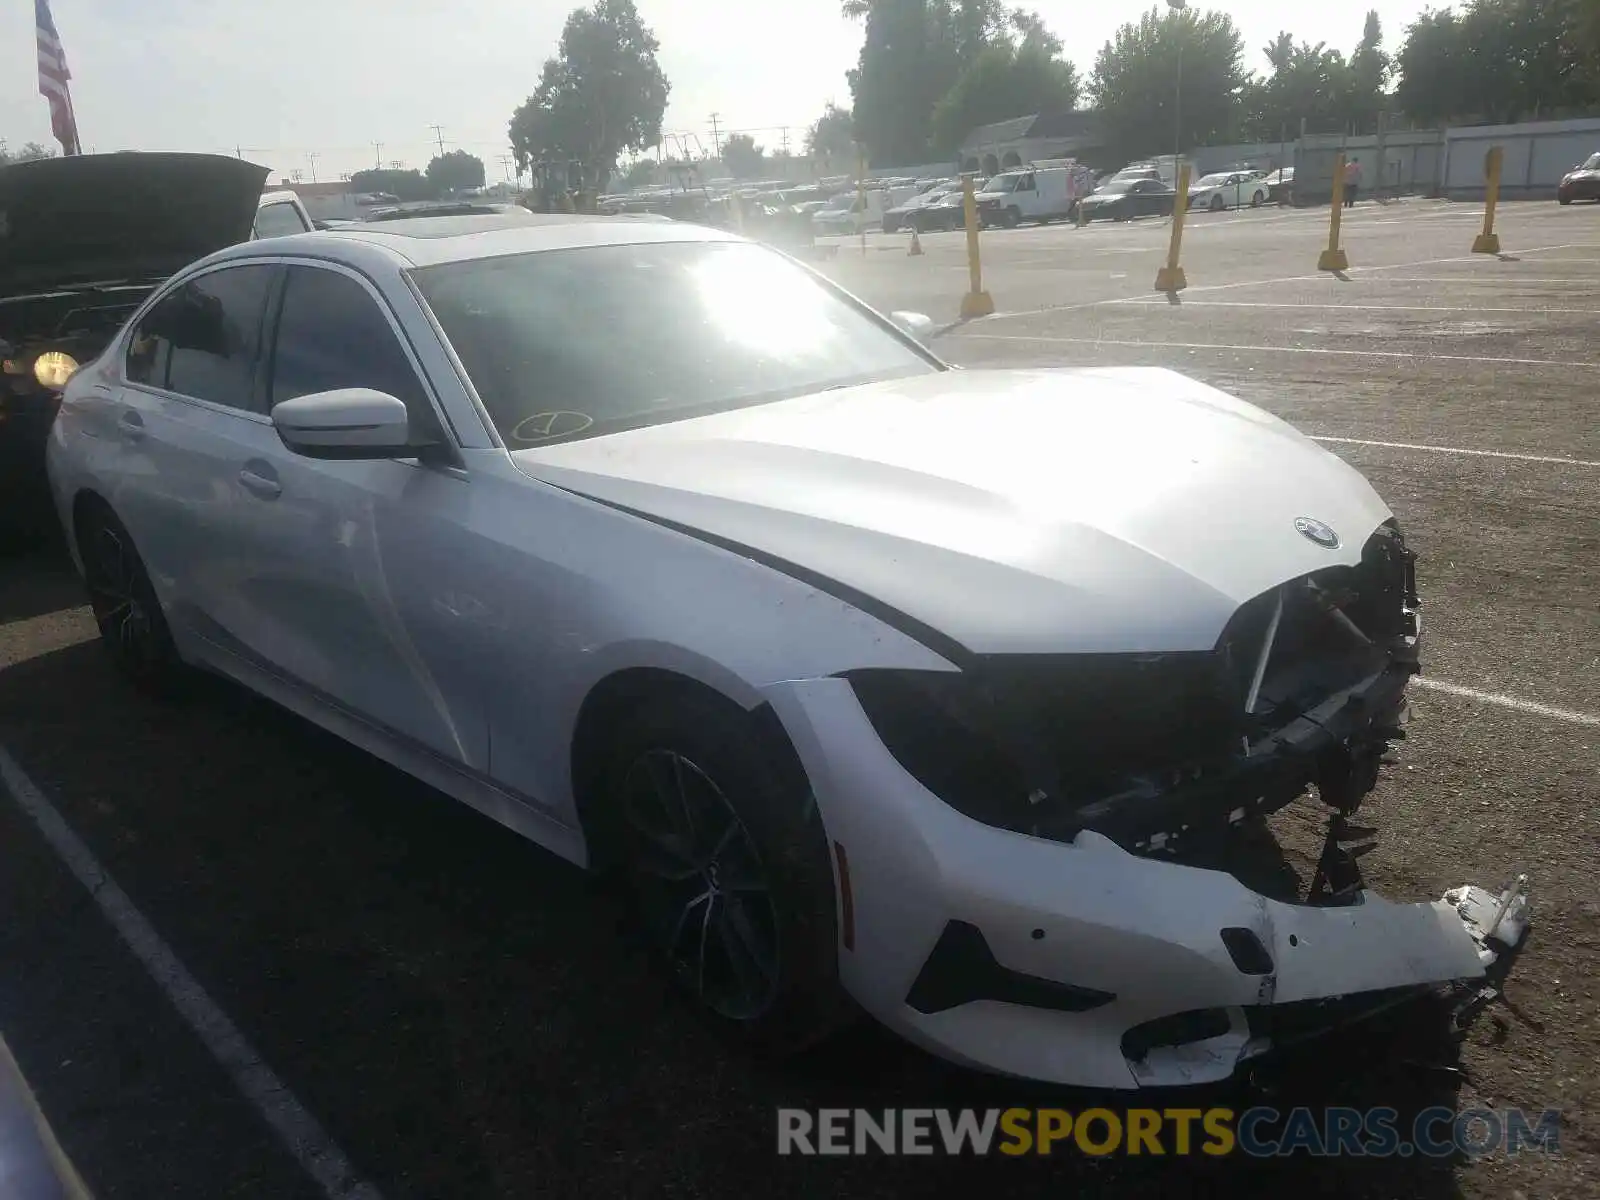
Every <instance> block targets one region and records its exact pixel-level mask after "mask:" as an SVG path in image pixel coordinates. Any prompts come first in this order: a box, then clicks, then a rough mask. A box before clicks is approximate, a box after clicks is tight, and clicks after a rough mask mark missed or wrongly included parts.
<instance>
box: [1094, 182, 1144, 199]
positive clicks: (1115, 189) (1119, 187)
mask: <svg viewBox="0 0 1600 1200" xmlns="http://www.w3.org/2000/svg"><path fill="white" fill-rule="evenodd" d="M1138 182H1139V181H1138V180H1137V179H1113V180H1112V181H1111V182H1110V183H1108V184H1106V185H1105V187H1103V188H1101V189H1100V194H1101V195H1103V196H1120V195H1122V193H1123V192H1126V191H1127V190H1128V189H1129V188H1131V187H1133V185H1134V184H1136V183H1138Z"/></svg>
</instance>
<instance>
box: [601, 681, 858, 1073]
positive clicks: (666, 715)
mask: <svg viewBox="0 0 1600 1200" xmlns="http://www.w3.org/2000/svg"><path fill="white" fill-rule="evenodd" d="M620 724H621V725H622V727H621V729H620V730H619V732H618V734H617V736H616V738H615V740H614V741H613V742H612V744H611V746H610V747H609V751H608V753H607V756H606V758H607V761H606V765H605V768H604V772H603V775H602V777H601V780H600V790H599V793H598V806H597V808H596V810H595V812H594V816H595V820H594V821H593V824H595V825H598V826H599V828H597V829H595V830H593V832H594V834H595V835H596V840H597V842H598V846H597V849H598V850H599V851H600V861H601V863H602V864H603V865H605V866H607V867H609V868H611V869H612V870H613V871H614V872H615V874H616V875H617V877H618V879H619V881H620V882H621V883H623V885H624V887H625V890H626V893H627V895H628V898H629V901H630V902H631V905H632V908H633V911H634V915H635V917H636V919H637V921H638V926H639V928H640V929H641V930H642V931H643V932H644V934H645V936H646V938H647V940H648V941H649V943H650V945H651V948H652V949H653V950H654V952H655V953H656V955H657V957H658V960H659V961H661V962H662V963H663V964H664V965H665V966H666V968H667V970H668V972H669V973H670V974H671V976H672V977H673V979H674V980H675V982H676V983H677V984H678V985H679V987H681V988H682V989H683V990H684V991H685V992H686V993H687V994H688V995H689V997H690V999H691V1000H693V1001H695V1002H696V1004H697V1007H698V1008H699V1010H700V1011H701V1013H702V1014H703V1015H705V1016H706V1017H707V1018H709V1019H710V1020H711V1021H712V1022H713V1023H715V1024H717V1025H720V1026H722V1027H723V1029H725V1030H726V1031H728V1032H731V1033H733V1034H734V1035H735V1036H737V1037H739V1038H740V1039H742V1040H744V1041H745V1042H746V1043H747V1044H749V1045H750V1046H751V1047H752V1048H753V1049H755V1050H757V1051H759V1052H762V1053H769V1054H786V1053H792V1052H794V1051H796V1050H800V1049H804V1048H805V1047H806V1046H809V1045H812V1044H814V1043H815V1042H816V1041H818V1040H819V1039H820V1038H822V1037H825V1036H826V1035H827V1034H829V1033H830V1032H832V1031H833V1030H834V1029H835V1028H837V1027H838V1026H839V1025H840V1024H842V1023H843V1022H844V1021H845V1020H846V1019H847V1018H848V1016H849V1015H850V1014H851V1012H852V1007H851V1005H850V1003H849V1000H848V998H847V997H846V995H845V993H844V990H843V988H842V987H841V986H840V984H839V974H838V971H839V958H838V956H839V950H838V939H839V934H838V923H837V922H838V918H837V907H836V902H835V892H834V880H833V868H832V863H831V860H830V858H829V844H828V840H827V836H826V834H825V832H824V830H823V828H822V820H821V816H820V814H819V813H818V811H817V806H816V801H815V799H814V798H813V796H812V793H811V788H810V784H809V782H808V781H807V780H806V779H805V777H804V772H803V770H802V769H801V768H800V767H799V765H798V760H791V761H792V762H793V769H792V770H786V769H784V761H783V760H784V755H782V754H779V753H772V752H763V748H764V747H765V748H768V750H769V751H770V748H771V743H770V741H769V740H767V739H765V738H764V737H763V734H764V732H765V731H764V730H762V729H761V728H760V727H759V726H758V723H757V722H756V720H755V719H754V718H752V717H751V716H750V715H749V714H748V713H745V712H743V711H741V710H740V709H738V708H737V707H735V706H734V705H733V704H732V703H731V702H728V701H725V700H722V699H721V698H720V697H716V696H713V695H710V694H707V693H703V692H700V691H697V690H689V691H684V692H677V693H673V694H670V695H662V696H658V697H656V698H654V699H650V700H646V701H644V702H643V703H642V704H641V705H640V706H639V707H638V708H636V709H635V710H634V711H633V712H632V713H631V714H629V715H628V716H626V717H625V718H623V721H622V722H621V723H620ZM783 749H784V750H788V747H787V746H785V747H783ZM788 752H789V754H790V755H792V753H793V752H792V750H788Z"/></svg>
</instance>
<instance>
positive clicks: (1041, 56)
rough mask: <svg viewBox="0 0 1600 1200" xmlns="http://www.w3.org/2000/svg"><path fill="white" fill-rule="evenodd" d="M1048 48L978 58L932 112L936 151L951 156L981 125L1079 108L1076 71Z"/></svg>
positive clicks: (1002, 50)
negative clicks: (1040, 113) (1030, 114)
mask: <svg viewBox="0 0 1600 1200" xmlns="http://www.w3.org/2000/svg"><path fill="white" fill-rule="evenodd" d="M1057 45H1059V43H1057ZM1047 46H1048V42H1044V41H1042V40H1041V41H1038V42H1033V43H1029V42H1024V44H1023V45H1022V46H1020V47H1013V46H1010V45H1005V44H1002V45H997V46H990V47H989V48H988V49H986V50H984V51H983V52H982V53H981V54H979V55H978V57H977V58H976V59H974V60H973V61H972V63H971V65H970V66H968V67H967V68H966V70H964V71H963V72H962V73H961V77H960V78H959V79H957V80H956V84H955V86H954V87H953V88H951V89H950V90H949V92H947V93H946V94H945V97H944V99H942V100H940V101H939V103H938V105H937V106H935V108H934V110H933V146H934V149H935V151H937V152H940V153H942V154H945V155H949V154H953V153H954V152H955V151H956V150H957V149H958V148H959V147H960V145H961V142H962V140H963V139H964V138H965V137H966V136H967V134H969V133H970V132H972V130H974V129H976V128H977V127H978V126H980V125H987V124H989V123H991V122H993V121H1004V120H1006V119H1008V118H1010V117H1016V116H1025V115H1027V114H1029V113H1037V112H1059V111H1062V110H1065V109H1070V108H1073V107H1075V106H1076V105H1077V103H1078V92H1079V83H1078V72H1077V69H1076V68H1075V67H1074V66H1073V65H1072V64H1071V63H1069V62H1063V61H1062V60H1061V59H1059V58H1057V57H1055V56H1054V55H1053V54H1051V53H1050V52H1049V50H1048V49H1047V48H1046V47H1047Z"/></svg>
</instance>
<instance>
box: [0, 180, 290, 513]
mask: <svg viewBox="0 0 1600 1200" xmlns="http://www.w3.org/2000/svg"><path fill="white" fill-rule="evenodd" d="M267 174H268V172H267V168H265V167H262V166H258V165H256V164H255V163H251V162H245V161H243V160H242V159H237V158H228V157H226V156H224V155H219V154H167V153H161V154H152V153H143V152H124V153H118V154H87V155H73V156H70V157H66V158H47V159H38V160H35V161H31V162H24V163H12V164H9V165H7V166H3V167H0V360H3V361H0V535H4V534H7V533H15V532H17V531H19V530H21V531H23V532H27V531H28V530H30V529H32V528H36V527H37V526H38V523H39V520H40V517H41V516H42V515H43V514H44V511H45V509H44V508H43V506H44V505H45V503H46V498H47V491H46V488H45V486H44V454H43V447H44V441H45V438H46V437H47V436H48V434H49V430H50V423H51V421H52V420H53V418H54V415H55V405H56V398H57V395H58V392H59V388H60V386H61V385H62V384H64V382H65V379H66V377H67V375H69V374H70V373H71V371H72V370H75V369H76V367H77V366H78V365H80V364H82V363H86V362H88V361H89V360H90V359H92V358H94V357H96V356H97V355H98V354H99V353H100V351H101V350H102V349H103V348H104V346H105V344H106V343H107V342H108V341H110V340H111V338H112V336H113V335H114V334H115V333H116V331H117V330H118V329H119V328H121V326H122V324H123V322H124V321H126V320H127V318H128V316H129V315H130V314H131V313H132V312H133V310H134V309H135V308H137V307H138V305H139V303H140V302H141V301H142V300H143V299H144V298H145V296H147V295H148V294H149V293H150V291H151V289H153V288H155V287H157V286H158V285H159V284H160V283H161V282H162V281H163V280H165V279H167V278H168V277H169V276H171V275H172V274H173V273H174V272H176V271H178V270H179V269H181V268H182V267H184V266H186V265H188V264H189V263H191V262H193V261H194V260H195V259H197V258H202V257H204V256H205V255H207V254H210V253H211V252H212V251H215V250H220V249H222V248H223V247H224V246H231V245H233V244H235V243H236V242H242V241H245V240H246V239H248V238H249V237H250V235H251V226H252V224H253V223H254V221H255V216H256V206H257V204H258V203H259V201H260V199H261V190H262V188H263V186H264V185H265V184H266V180H267Z"/></svg>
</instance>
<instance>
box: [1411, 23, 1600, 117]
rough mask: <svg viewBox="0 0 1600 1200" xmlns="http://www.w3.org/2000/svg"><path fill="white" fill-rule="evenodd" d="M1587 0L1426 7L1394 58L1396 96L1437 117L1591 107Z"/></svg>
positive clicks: (1597, 83) (1599, 31) (1596, 84)
mask: <svg viewBox="0 0 1600 1200" xmlns="http://www.w3.org/2000/svg"><path fill="white" fill-rule="evenodd" d="M1597 9H1600V6H1597V5H1596V4H1595V0H1471V2H1470V3H1468V4H1466V5H1465V6H1463V7H1462V8H1461V9H1460V10H1456V9H1444V10H1442V11H1437V12H1434V11H1430V12H1425V13H1423V15H1422V16H1421V17H1419V18H1418V19H1417V20H1416V21H1415V22H1414V23H1413V24H1412V25H1411V27H1410V29H1408V30H1407V32H1406V40H1405V43H1404V44H1403V45H1402V46H1401V49H1400V53H1399V55H1398V57H1397V59H1396V65H1397V66H1398V69H1399V75H1400V82H1399V86H1398V87H1397V88H1396V92H1395V98H1396V102H1397V104H1398V105H1399V106H1400V108H1402V109H1403V110H1404V111H1405V112H1406V114H1407V115H1409V116H1410V117H1411V118H1412V119H1413V120H1416V121H1419V122H1423V123H1427V124H1436V123H1440V122H1447V121H1452V120H1455V121H1464V120H1468V121H1470V120H1477V121H1489V122H1511V121H1518V120H1524V119H1534V118H1538V117H1553V116H1560V115H1563V114H1567V113H1583V112H1590V111H1594V110H1596V109H1600V13H1597Z"/></svg>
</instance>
